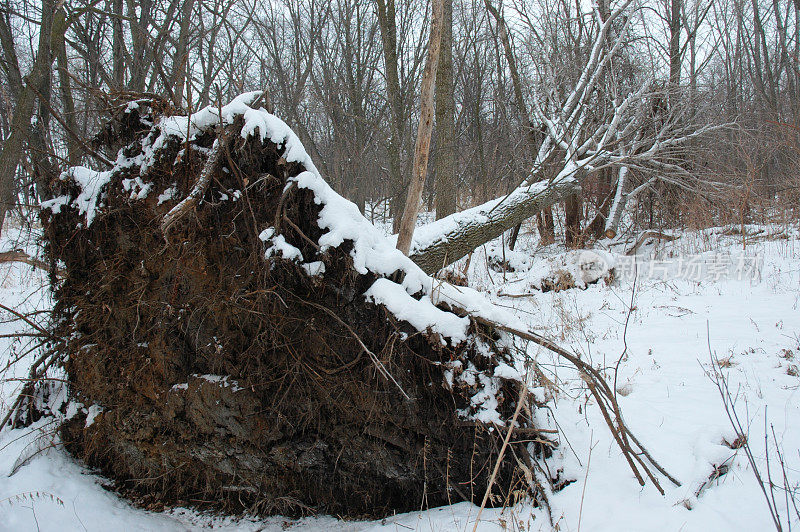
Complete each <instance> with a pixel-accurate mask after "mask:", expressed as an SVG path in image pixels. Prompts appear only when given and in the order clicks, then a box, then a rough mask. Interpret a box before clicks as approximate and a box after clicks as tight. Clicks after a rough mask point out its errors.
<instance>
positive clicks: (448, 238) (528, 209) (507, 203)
mask: <svg viewBox="0 0 800 532" xmlns="http://www.w3.org/2000/svg"><path fill="white" fill-rule="evenodd" d="M580 170H581V169H580V168H576V167H574V166H572V167H571V168H567V169H565V170H564V171H562V172H561V174H560V175H559V177H558V178H556V179H555V180H554V181H553V182H552V183H546V182H543V181H539V182H538V183H534V184H532V185H524V186H522V187H519V188H518V189H516V190H514V191H513V192H511V193H510V194H509V195H507V196H504V197H502V198H498V199H494V200H491V201H489V202H487V203H484V204H483V205H479V206H477V207H473V208H471V209H467V210H465V211H461V212H458V213H455V214H453V215H450V216H448V217H447V218H443V219H442V220H439V221H436V222H433V223H431V224H428V225H426V226H423V227H420V228H418V229H417V232H416V234H415V245H414V248H413V250H412V253H411V255H410V257H411V260H413V261H414V262H415V263H417V265H419V266H420V267H421V268H422V269H423V270H424V271H425V272H426V273H428V274H432V273H435V272H437V271H439V270H440V269H441V268H443V267H445V266H447V265H448V264H452V263H454V262H455V261H457V260H458V259H460V258H461V257H464V256H466V255H467V254H468V253H469V252H470V251H472V250H474V249H475V248H477V247H478V246H480V245H482V244H485V243H486V242H488V241H490V240H492V239H495V238H497V237H498V236H500V235H501V234H503V232H504V231H507V230H508V229H511V228H512V227H514V226H515V225H517V224H519V223H522V222H523V221H525V220H527V219H528V218H530V217H531V216H534V215H535V214H536V213H537V212H538V211H540V210H542V209H544V208H546V207H550V206H552V205H554V204H556V203H558V202H560V201H564V198H565V197H567V196H569V195H570V194H574V193H576V192H577V191H578V190H580V179H579V177H578V176H577V175H576V174H577V173H578V171H580Z"/></svg>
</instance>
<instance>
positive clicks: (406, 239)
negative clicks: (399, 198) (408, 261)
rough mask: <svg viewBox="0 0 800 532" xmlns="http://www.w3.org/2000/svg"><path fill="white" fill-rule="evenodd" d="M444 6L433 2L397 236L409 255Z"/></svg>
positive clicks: (425, 162) (424, 170) (428, 141)
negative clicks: (414, 139) (413, 144)
mask: <svg viewBox="0 0 800 532" xmlns="http://www.w3.org/2000/svg"><path fill="white" fill-rule="evenodd" d="M442 4H443V0H433V22H432V23H431V36H430V41H429V43H428V59H427V61H426V63H425V71H424V72H423V74H422V89H421V90H420V97H419V99H420V113H419V115H420V116H419V128H418V129H417V145H416V148H415V149H414V171H413V173H412V175H411V183H410V185H409V187H408V196H407V197H406V206H405V208H404V209H403V217H402V219H401V220H400V229H399V231H398V234H397V249H399V250H400V251H402V252H403V254H405V255H408V252H409V250H410V249H411V238H412V237H413V236H414V226H415V225H416V223H417V214H418V213H419V207H420V201H421V200H422V189H423V187H424V186H425V175H426V173H427V171H428V156H429V155H430V148H431V132H432V130H433V89H434V85H435V84H436V70H437V68H438V64H439V48H440V46H441V44H442Z"/></svg>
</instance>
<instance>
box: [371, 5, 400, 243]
mask: <svg viewBox="0 0 800 532" xmlns="http://www.w3.org/2000/svg"><path fill="white" fill-rule="evenodd" d="M376 1H377V4H378V25H379V26H380V30H381V42H382V44H383V66H384V71H385V72H386V96H387V98H388V100H389V108H390V110H391V114H390V117H391V136H390V137H389V145H388V147H387V149H388V151H389V172H390V173H391V176H390V181H391V186H392V195H391V200H390V208H391V213H392V216H393V217H394V228H393V229H394V231H395V232H397V231H398V230H399V228H400V216H399V214H400V213H401V212H403V210H404V203H403V200H404V198H403V192H404V191H405V179H404V178H403V167H402V161H401V158H400V153H401V151H402V146H403V95H402V92H401V91H400V75H399V68H398V64H397V22H396V14H395V4H394V0H376Z"/></svg>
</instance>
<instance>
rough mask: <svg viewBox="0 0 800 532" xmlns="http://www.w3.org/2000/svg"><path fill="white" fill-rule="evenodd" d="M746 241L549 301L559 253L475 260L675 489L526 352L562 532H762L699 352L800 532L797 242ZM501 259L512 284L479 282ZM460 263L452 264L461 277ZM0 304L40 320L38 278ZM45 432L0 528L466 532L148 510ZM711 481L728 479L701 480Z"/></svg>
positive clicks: (749, 480) (15, 236)
mask: <svg viewBox="0 0 800 532" xmlns="http://www.w3.org/2000/svg"><path fill="white" fill-rule="evenodd" d="M746 229H747V232H749V233H751V234H752V235H751V238H748V239H745V240H744V242H743V241H742V240H743V239H742V237H741V235H736V234H726V233H732V232H734V231H730V230H721V229H717V230H706V231H699V232H692V233H688V234H685V235H683V236H681V238H679V239H677V240H675V241H673V242H669V243H658V244H656V245H655V246H644V247H643V248H642V249H640V251H639V255H638V257H637V263H636V269H635V270H629V271H628V272H627V274H625V275H618V279H617V280H615V281H614V282H613V283H611V284H610V285H609V284H607V283H606V282H605V281H604V280H602V279H601V280H600V281H599V282H598V283H596V284H589V285H588V286H587V287H586V289H578V288H576V289H569V290H563V291H560V292H553V291H550V292H546V293H542V292H540V291H538V290H536V289H534V288H532V287H536V286H540V284H541V279H542V278H543V277H544V276H546V275H547V274H548V273H549V272H551V271H552V270H553V269H554V268H556V269H557V268H559V267H561V266H563V267H564V268H566V269H569V268H573V270H572V272H578V273H579V272H580V271H579V270H575V269H574V268H575V265H576V260H578V259H574V258H569V257H566V256H565V255H563V254H561V253H559V252H558V251H557V250H555V249H538V250H537V249H536V248H535V244H534V242H533V236H532V235H530V234H527V233H526V232H525V231H523V234H522V237H521V241H520V242H519V244H518V246H517V249H516V251H513V252H512V251H510V250H508V249H506V250H505V253H504V252H503V250H502V246H501V242H500V241H496V242H493V243H491V244H489V245H487V246H484V247H482V248H480V249H479V250H478V251H476V253H475V254H474V255H473V257H472V260H471V261H470V263H469V266H468V275H467V277H468V278H469V281H470V285H471V286H473V287H475V288H479V289H481V290H483V291H485V292H486V293H487V294H489V295H490V297H491V299H492V300H493V301H494V302H496V303H497V304H499V305H502V306H505V307H507V308H509V309H512V310H513V312H514V313H515V314H516V315H517V316H518V317H520V318H521V319H523V320H524V321H525V322H527V323H528V324H529V327H530V328H531V329H532V330H535V331H538V332H540V333H541V334H545V335H547V336H549V337H551V338H553V339H555V340H556V341H558V342H559V343H560V344H561V345H563V346H567V347H569V348H571V349H572V350H574V351H575V352H577V353H580V354H581V356H582V357H583V358H584V359H585V360H590V361H591V362H592V363H593V364H594V365H595V366H596V367H603V368H608V371H607V375H608V377H609V379H610V380H612V381H613V380H614V371H613V368H614V367H615V365H616V364H617V361H618V360H619V359H620V357H622V358H621V361H620V363H619V370H618V373H617V375H616V389H617V391H618V394H619V402H620V405H621V407H622V410H623V415H624V417H625V420H626V422H627V423H628V425H629V426H630V427H631V429H632V430H633V432H634V433H635V434H636V435H637V436H638V437H639V439H640V440H641V441H642V443H643V444H644V445H645V446H646V447H647V448H648V450H649V451H650V453H651V454H652V455H653V457H654V458H655V459H656V460H658V461H659V462H660V463H661V464H662V465H663V466H664V467H665V468H666V469H667V470H668V471H669V472H670V473H672V474H673V475H674V476H676V477H677V478H678V479H679V480H680V481H681V482H682V485H681V486H680V487H675V486H673V485H672V484H671V483H670V482H669V481H668V480H666V479H665V478H663V477H659V481H660V482H661V485H662V486H663V487H664V489H665V490H666V494H665V495H664V496H662V495H660V494H659V493H658V491H657V490H656V489H655V488H654V487H653V485H652V484H651V483H649V482H648V483H647V485H646V486H644V487H640V486H639V484H638V483H637V482H636V480H635V478H634V477H633V475H632V473H631V471H630V469H629V467H628V465H627V463H626V461H625V460H624V458H623V457H622V455H621V453H620V451H619V449H618V448H617V446H616V443H615V442H614V440H613V437H612V436H611V434H610V432H609V431H608V429H607V428H606V425H605V423H604V421H603V419H602V417H601V414H600V412H599V410H598V409H597V408H596V406H595V405H594V402H593V401H592V400H590V399H589V396H588V391H587V390H586V387H585V385H584V384H583V382H582V381H581V380H580V378H579V377H578V376H577V373H576V372H575V371H574V369H572V368H571V367H570V366H569V365H568V364H567V363H565V362H564V361H561V360H558V359H556V357H555V355H553V354H552V353H550V352H548V351H544V350H542V349H539V348H537V347H536V346H533V345H530V346H521V347H522V348H523V349H525V350H526V351H527V354H528V355H530V356H531V357H533V358H535V359H536V361H537V363H538V365H539V367H540V368H541V369H542V371H543V373H544V374H545V375H546V376H547V378H548V379H549V380H550V381H552V385H549V386H547V387H545V388H544V389H542V390H539V391H541V392H542V393H544V394H547V395H548V396H549V397H551V400H550V403H549V404H550V407H551V408H550V409H549V410H544V409H543V410H542V411H540V412H539V416H540V417H541V422H542V423H544V424H548V425H549V426H550V427H551V428H554V429H558V430H559V432H560V434H559V440H560V441H561V446H560V448H559V449H558V451H557V452H556V453H555V454H554V456H553V458H551V459H550V460H549V461H548V466H549V467H550V468H551V469H553V468H555V469H558V468H562V469H563V470H564V475H565V476H566V477H568V478H570V479H572V480H574V482H572V483H571V484H570V485H568V486H567V487H566V488H564V489H563V490H561V491H560V492H558V493H556V494H554V495H553V496H552V498H551V501H550V502H551V506H552V516H553V519H554V521H556V524H557V527H558V529H559V530H562V531H566V530H569V531H577V530H587V531H589V530H592V531H593V530H768V529H770V528H772V527H773V525H772V520H771V517H770V514H769V511H768V509H767V503H766V500H765V496H764V493H762V491H761V488H760V486H759V484H758V482H757V481H756V477H755V476H754V474H753V470H752V468H751V466H750V465H749V463H748V460H747V457H746V454H745V449H744V448H742V447H739V446H738V445H736V442H735V440H736V434H735V431H734V429H733V427H732V426H731V423H730V421H729V420H728V417H727V416H726V412H725V409H724V407H723V401H722V398H721V397H720V393H719V391H718V389H717V387H716V386H715V384H714V382H713V381H712V379H711V378H710V371H711V353H713V355H714V356H715V357H716V358H717V359H718V360H719V361H720V364H721V366H722V368H721V372H722V374H723V375H724V376H725V377H726V378H727V382H728V386H729V388H730V390H731V393H732V394H733V396H734V400H735V404H734V407H735V410H736V412H737V414H738V416H739V419H740V420H741V422H742V424H743V425H744V426H745V428H746V429H747V431H748V442H749V444H750V448H751V450H752V453H753V456H754V459H755V464H756V466H757V468H758V469H759V470H760V473H761V475H762V477H764V478H765V479H766V477H767V471H768V465H769V471H770V476H771V478H772V481H773V482H774V483H775V484H776V485H778V487H777V488H776V489H775V490H774V503H775V506H776V507H777V509H778V511H779V514H780V517H781V519H782V522H783V525H784V530H787V529H788V528H789V527H788V526H787V523H788V522H789V521H791V522H792V525H793V526H794V527H800V522H799V521H800V516H798V514H797V513H796V512H797V511H796V509H795V508H794V507H793V505H792V502H791V500H790V499H791V497H789V499H787V496H786V495H787V494H786V493H785V492H784V491H782V489H781V487H782V486H784V472H785V475H786V484H788V485H789V486H790V487H791V488H792V489H795V490H797V489H798V485H799V484H800V422H798V421H797V420H800V377H798V365H800V308H799V307H800V235H798V228H797V227H793V228H785V227H784V228H781V227H758V228H756V227H748V228H746ZM758 231H761V232H758ZM19 233H20V232H19V231H14V230H12V231H7V234H5V235H4V237H3V239H2V241H0V250H7V249H9V248H11V247H19V244H16V245H15V244H14V243H13V242H12V241H11V240H20V241H25V240H28V239H27V235H26V234H24V232H23V234H22V235H20V234H19ZM765 237H766V238H765ZM622 247H623V246H620V247H619V248H612V250H611V253H600V254H598V255H597V256H596V257H600V259H603V260H609V261H615V260H616V261H618V265H617V266H618V268H619V269H620V270H622V269H623V267H624V268H628V267H629V266H630V264H632V262H631V261H630V260H629V259H623V258H621V257H620V253H621V249H622ZM29 249H30V250H31V251H33V248H29ZM492 257H494V260H487V259H489V258H492ZM503 258H504V259H505V260H506V262H507V263H508V264H509V265H511V266H512V267H513V268H514V271H507V272H505V273H504V272H502V271H497V270H496V269H492V268H491V267H490V266H489V263H492V262H494V263H497V259H501V260H502V259H503ZM723 263H724V265H725V267H726V268H727V269H726V268H721V266H720V265H721V264H723ZM698 264H700V266H698ZM463 265H464V261H463V260H462V261H461V262H460V263H459V264H457V265H456V268H459V267H460V268H463ZM690 265H694V268H695V269H690ZM743 265H744V266H745V267H746V268H745V269H742V268H741V267H742V266H743ZM753 265H755V266H756V267H757V268H756V269H757V270H758V271H757V272H754V271H753V269H752V266H753ZM737 267H738V268H739V269H738V270H737ZM634 271H635V274H636V275H635V281H634V280H633V278H634V276H633V275H632V272H634ZM537 283H539V284H537ZM0 303H2V304H4V305H6V306H8V307H11V308H15V309H17V310H18V311H31V310H35V309H40V310H44V309H46V308H47V307H48V305H49V304H50V300H49V297H48V292H47V289H46V279H45V277H44V275H43V274H41V273H40V272H38V271H35V270H33V269H32V268H31V267H30V266H27V265H24V264H13V265H9V264H4V265H0ZM9 318H10V314H9V313H8V312H5V311H0V320H3V321H4V323H2V324H0V335H7V334H9V333H12V332H14V331H17V330H22V329H23V326H22V325H21V324H20V323H18V322H15V323H6V322H5V321H7V320H8V319H9ZM25 342H26V341H25V340H22V341H20V340H14V339H11V338H5V337H4V338H0V364H2V366H5V364H6V361H7V360H10V359H11V358H12V357H14V356H15V353H19V352H21V351H22V350H23V347H24V344H25ZM623 353H624V356H623ZM30 356H33V355H29V357H30ZM22 366H23V365H21V364H18V365H16V366H15V367H13V368H12V369H10V370H9V371H7V372H6V373H5V374H4V375H3V380H2V382H0V405H2V409H0V413H4V411H5V409H6V408H7V407H8V405H9V404H10V401H11V399H12V397H13V395H14V391H15V390H16V389H18V388H19V386H21V382H20V381H19V380H13V379H15V378H17V379H19V378H24V377H25V371H24V368H23V367H22ZM773 430H774V437H773ZM51 433H52V426H50V425H48V422H47V421H41V422H39V423H38V424H36V425H34V427H32V428H28V429H17V430H5V431H3V432H2V433H0V479H2V480H0V530H15V531H16V530H37V529H40V530H59V531H61V530H194V529H199V528H206V527H214V528H215V529H220V530H285V529H291V530H311V529H323V530H348V531H355V530H359V531H360V530H392V531H402V530H462V531H463V530H472V528H473V526H474V521H475V518H476V515H477V510H478V509H477V507H475V506H472V505H470V504H466V503H460V504H455V505H453V506H450V507H443V508H436V509H430V510H425V511H420V512H414V513H410V514H404V515H399V516H393V517H390V518H387V519H384V520H382V521H374V522H353V521H348V522H345V521H338V520H336V519H334V518H332V517H316V518H307V519H302V520H290V519H285V518H280V517H272V518H268V519H263V520H259V519H250V518H228V517H221V516H212V515H205V514H200V513H198V512H196V511H194V510H191V509H178V510H173V511H170V512H165V513H153V512H147V511H144V510H141V509H138V508H134V507H132V506H131V505H129V504H128V503H126V502H125V501H124V500H122V499H120V498H119V497H117V496H116V495H115V494H114V493H113V492H111V491H108V490H106V489H105V488H103V484H104V481H103V479H102V478H100V477H98V476H96V475H95V474H93V473H92V472H90V471H88V470H87V469H86V468H85V467H83V466H82V465H81V464H79V463H78V462H76V461H75V460H73V459H72V458H71V457H70V456H69V455H67V454H66V453H65V452H64V451H63V450H62V449H60V448H59V446H58V441H57V439H54V437H53V436H52V434H51ZM765 436H766V441H767V444H766V447H765ZM776 443H777V445H776ZM735 447H739V448H738V449H737V448H735ZM40 450H41V451H40ZM36 451H40V452H38V453H36ZM778 451H780V455H781V456H782V457H783V459H784V460H783V462H784V464H783V467H782V466H781V463H780V462H781V461H780V459H779V455H778ZM768 461H769V464H768ZM715 471H716V472H720V471H723V472H725V473H724V474H722V475H721V476H719V478H716V479H714V480H711V481H709V478H712V477H715ZM767 494H769V495H771V494H770V491H769V489H767ZM798 498H800V491H796V492H795V499H798ZM787 504H788V508H787ZM798 504H800V501H798ZM787 520H789V521H787ZM478 529H479V530H505V529H507V530H550V529H551V525H550V522H549V518H548V516H547V514H546V513H545V511H544V510H543V509H541V508H532V507H531V505H530V504H526V503H525V502H521V503H519V504H517V505H516V506H513V507H511V508H507V509H505V510H500V509H496V510H486V511H484V512H483V513H482V515H481V520H480V523H479V527H478Z"/></svg>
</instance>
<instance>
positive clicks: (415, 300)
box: [14, 93, 557, 515]
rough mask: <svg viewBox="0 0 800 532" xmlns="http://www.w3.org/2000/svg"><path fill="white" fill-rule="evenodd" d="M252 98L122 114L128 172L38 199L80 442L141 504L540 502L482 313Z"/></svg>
mask: <svg viewBox="0 0 800 532" xmlns="http://www.w3.org/2000/svg"><path fill="white" fill-rule="evenodd" d="M257 98H258V94H257V93H251V94H246V95H243V96H242V97H239V98H237V99H236V100H234V101H233V102H232V103H231V104H230V105H228V106H225V107H223V108H221V109H219V110H217V109H215V108H213V107H210V108H206V109H205V110H203V111H200V112H199V113H195V114H194V115H192V116H191V117H187V116H177V115H173V116H170V110H169V106H166V105H163V104H159V103H158V102H154V101H139V102H138V103H136V102H134V103H131V104H128V105H126V106H123V107H121V109H120V111H119V113H118V116H117V117H116V119H115V120H113V121H112V122H111V123H110V124H109V125H108V127H107V128H106V129H105V130H104V131H103V133H102V134H101V136H100V137H99V141H100V143H101V144H103V148H104V149H105V151H106V152H107V153H114V152H117V151H118V156H117V157H116V164H115V166H114V167H113V168H112V169H111V170H108V171H103V172H98V171H94V170H89V169H88V168H82V167H77V168H72V169H70V170H68V171H67V172H66V173H65V174H63V176H62V179H61V180H60V181H59V182H58V183H57V184H56V187H55V188H56V189H57V194H56V198H55V199H53V200H51V201H49V202H47V203H46V204H44V206H43V211H42V212H43V220H44V222H45V232H46V233H45V234H46V244H47V249H48V253H49V256H50V257H51V258H52V259H53V261H54V264H55V263H58V264H60V265H61V268H62V270H63V271H62V276H61V278H60V279H58V280H54V282H55V297H56V301H57V303H56V306H55V309H54V318H55V323H56V326H55V330H54V333H53V334H54V336H55V338H57V346H56V348H55V352H54V357H55V358H52V359H50V361H48V363H47V364H48V365H50V364H52V361H53V360H55V361H57V362H56V364H57V365H58V364H61V365H63V367H64V369H65V372H66V380H67V382H68V387H69V397H70V402H71V404H72V405H73V406H72V407H69V412H68V416H67V417H69V419H68V420H67V421H66V422H65V423H64V425H63V431H62V438H63V441H64V443H65V445H66V446H67V448H68V449H70V450H71V451H72V452H73V453H75V454H76V455H77V456H80V457H82V458H84V459H85V460H86V461H87V462H88V463H89V464H91V465H93V466H96V467H98V468H99V469H101V470H102V471H104V472H105V473H106V474H107V475H108V476H110V477H112V478H115V479H117V480H118V481H119V486H120V487H121V488H123V489H124V490H126V491H128V492H129V493H131V494H133V495H135V496H136V497H139V498H141V500H143V501H145V502H165V503H175V502H179V501H180V502H186V503H202V502H204V501H214V502H215V503H218V504H220V505H222V506H223V507H225V508H228V509H249V510H251V511H254V512H259V513H277V512H281V513H286V514H300V513H306V512H311V511H324V512H329V513H334V514H342V515H385V514H387V513H389V512H391V511H403V510H412V509H415V508H419V507H420V506H421V505H425V506H429V505H430V506H434V505H441V504H446V503H448V502H454V501H460V500H471V501H475V502H480V501H481V500H482V498H483V497H484V494H485V493H487V492H488V493H489V494H490V497H488V501H487V502H488V504H490V505H495V504H504V503H506V502H507V501H509V500H510V497H512V493H514V492H520V490H521V491H522V492H526V493H531V494H533V493H534V492H535V491H537V488H536V487H535V484H534V483H532V482H531V481H530V479H531V478H533V477H532V476H531V475H532V474H534V475H538V473H535V472H534V473H531V472H532V471H535V468H534V466H533V461H534V460H536V455H537V454H546V453H549V452H550V448H551V447H552V446H553V445H555V443H554V442H550V441H549V440H548V439H547V438H546V437H545V435H537V429H536V424H535V409H536V406H535V405H534V404H533V402H532V401H531V400H530V399H529V397H530V396H526V395H525V394H524V393H522V394H521V392H520V390H522V389H524V386H523V385H522V380H521V378H520V376H519V375H520V374H521V373H522V372H523V371H524V368H523V367H522V365H521V363H520V361H519V358H518V357H517V358H515V357H514V356H512V353H511V352H510V351H509V347H508V345H509V344H507V343H505V342H503V341H502V340H501V338H500V333H499V332H498V331H496V330H494V329H493V328H492V327H491V326H489V325H487V323H489V321H487V320H488V318H491V315H490V314H489V313H488V311H487V310H486V309H487V308H489V307H488V306H485V303H484V302H482V301H483V300H482V299H481V298H479V297H477V294H476V293H474V292H470V291H469V290H462V291H461V292H457V291H455V290H451V289H448V288H447V287H442V286H437V287H436V290H435V291H434V290H433V287H434V285H433V284H432V280H431V279H430V278H428V277H427V276H426V275H425V274H423V272H422V271H421V270H420V269H419V268H418V267H417V266H416V265H414V264H413V263H412V262H411V261H410V260H409V259H408V258H407V257H405V256H403V255H402V254H401V253H400V252H398V251H397V250H395V249H394V248H393V246H392V245H391V243H390V242H389V240H388V239H386V238H385V237H384V236H383V235H381V234H380V233H378V232H377V230H376V229H375V228H374V227H373V226H372V225H371V224H370V223H369V222H368V221H366V220H365V219H364V218H363V217H362V216H361V215H360V214H359V212H358V209H357V208H356V207H355V205H353V204H352V203H350V202H348V201H346V200H344V199H343V198H341V197H340V196H338V195H337V194H336V193H335V192H334V191H333V190H332V189H331V188H330V187H329V186H328V185H327V184H326V183H325V182H324V181H323V180H322V178H321V177H320V176H319V174H318V173H317V171H316V169H315V168H314V165H313V164H312V162H311V161H310V160H309V159H308V157H307V156H306V155H305V152H304V150H303V148H302V146H301V145H300V143H299V141H298V139H297V137H295V136H294V134H293V133H292V132H291V131H290V130H289V129H288V127H286V125H285V124H284V123H283V122H281V121H280V120H279V119H277V118H275V117H274V116H273V115H270V114H269V113H267V112H266V111H265V110H263V109H259V108H258V106H257V105H256V103H255V102H254V100H256V99H257ZM482 309H483V310H482ZM479 318H480V319H479ZM481 320H482V321H481ZM515 368H516V369H515ZM50 392H52V390H51V389H50V388H48V387H47V386H45V387H43V388H40V389H39V390H38V391H37V392H36V394H38V395H39V396H40V397H41V396H42V395H43V394H47V393H50ZM52 393H55V392H52ZM36 394H34V395H36ZM523 402H524V404H523ZM34 403H36V402H35V401H34V402H27V403H25V404H20V405H18V408H17V409H16V412H15V414H14V415H15V417H16V419H22V418H25V416H26V415H28V414H29V408H26V405H27V406H29V407H32V406H35V404H34ZM40 403H41V401H40ZM75 405H77V406H78V407H77V408H75ZM512 417H513V418H515V420H514V421H512ZM510 426H513V427H514V432H515V433H516V434H517V437H516V438H515V439H514V441H512V442H511V443H510V444H507V445H506V446H504V441H506V440H505V438H506V436H507V435H508V432H507V430H503V428H504V427H510ZM522 436H525V437H522ZM532 436H536V437H535V438H533V439H536V440H537V441H538V442H539V443H536V444H534V445H531V446H529V445H528V444H527V443H524V441H526V440H530V439H531V437H532ZM506 443H507V442H506ZM504 447H506V450H505V451H504V458H502V459H498V456H499V455H500V454H501V449H503V448H504ZM490 479H491V480H490ZM542 482H544V483H548V482H557V479H550V478H548V479H546V480H542ZM487 486H491V488H490V489H488V490H487Z"/></svg>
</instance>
